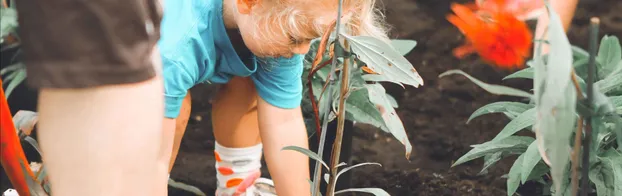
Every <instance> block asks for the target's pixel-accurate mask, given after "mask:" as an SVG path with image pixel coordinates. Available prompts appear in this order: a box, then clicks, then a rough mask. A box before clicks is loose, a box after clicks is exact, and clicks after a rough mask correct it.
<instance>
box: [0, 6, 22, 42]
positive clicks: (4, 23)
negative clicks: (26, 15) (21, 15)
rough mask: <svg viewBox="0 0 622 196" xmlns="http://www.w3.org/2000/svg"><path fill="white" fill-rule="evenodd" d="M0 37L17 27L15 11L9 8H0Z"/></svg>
mask: <svg viewBox="0 0 622 196" xmlns="http://www.w3.org/2000/svg"><path fill="white" fill-rule="evenodd" d="M0 16H1V17H0V18H2V20H0V37H4V36H6V35H8V34H9V33H10V32H11V31H13V29H14V28H16V27H17V25H18V24H17V12H16V11H15V9H11V8H4V7H1V8H0Z"/></svg>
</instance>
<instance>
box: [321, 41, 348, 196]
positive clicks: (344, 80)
mask: <svg viewBox="0 0 622 196" xmlns="http://www.w3.org/2000/svg"><path fill="white" fill-rule="evenodd" d="M337 43H338V42H337ZM343 45H344V48H343V49H342V50H346V51H350V47H349V45H348V41H347V40H344V44H343ZM340 49H341V48H340ZM349 65H350V57H344V59H343V68H342V69H341V71H340V72H341V89H340V91H339V113H338V114H337V133H336V134H335V142H334V143H333V153H332V155H331V159H330V165H329V167H330V168H331V169H330V180H329V182H328V188H327V189H326V196H333V195H334V192H335V186H336V184H337V178H336V177H337V170H338V169H337V165H338V164H339V157H340V156H341V142H342V140H343V129H344V126H345V120H346V99H347V97H346V96H347V94H348V91H349V88H348V87H349V86H350V84H349V82H350V66H349Z"/></svg>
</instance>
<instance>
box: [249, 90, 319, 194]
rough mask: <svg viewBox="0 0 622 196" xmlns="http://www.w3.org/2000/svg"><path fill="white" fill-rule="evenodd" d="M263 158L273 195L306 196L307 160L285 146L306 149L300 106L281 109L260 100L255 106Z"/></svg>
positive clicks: (308, 191)
mask: <svg viewBox="0 0 622 196" xmlns="http://www.w3.org/2000/svg"><path fill="white" fill-rule="evenodd" d="M257 108H258V118H259V130H260V133H261V139H262V142H263V145H264V155H265V158H266V162H267V165H268V169H269V170H270V174H271V176H272V179H273V181H274V184H275V187H276V190H277V195H283V196H289V195H300V196H304V195H310V190H311V189H310V185H309V183H308V182H307V180H308V179H309V158H308V157H307V156H305V155H303V154H301V153H299V152H295V151H287V150H281V149H283V148H284V147H286V146H299V147H302V148H308V140H307V132H306V128H305V124H304V120H303V117H302V112H301V110H300V107H297V108H294V109H282V108H278V107H275V106H273V105H271V104H269V103H268V102H266V101H265V100H263V99H262V98H259V100H258V103H257Z"/></svg>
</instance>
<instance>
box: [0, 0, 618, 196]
mask: <svg viewBox="0 0 622 196" xmlns="http://www.w3.org/2000/svg"><path fill="white" fill-rule="evenodd" d="M581 1H582V3H581V4H580V6H579V7H578V9H577V14H576V17H575V21H574V23H573V28H572V29H571V30H570V33H569V38H570V41H571V43H573V44H575V45H580V46H582V47H586V46H587V45H586V44H587V40H585V39H580V38H584V37H586V35H587V33H588V32H587V28H586V27H587V25H588V21H589V17H592V16H599V17H610V18H612V19H611V20H609V21H614V22H615V21H616V20H617V23H616V24H614V23H612V22H609V23H608V22H606V21H603V22H604V23H603V25H602V29H601V34H611V35H616V36H618V37H620V38H622V15H621V14H620V13H622V12H620V10H622V1H620V0H600V1H596V0H589V1H588V0H581ZM450 2H452V1H450V0H383V1H382V2H380V3H383V7H384V8H385V9H386V10H385V11H386V15H387V17H388V23H389V24H391V25H392V27H393V29H392V35H391V37H392V38H400V39H414V40H417V41H418V42H419V44H418V46H417V47H416V48H415V50H413V52H411V53H410V54H409V55H407V59H408V60H409V61H410V62H411V63H412V64H413V65H414V66H415V67H416V69H417V70H418V71H419V73H420V74H421V76H422V77H423V79H424V80H425V85H424V86H423V87H420V88H412V87H409V88H407V89H405V90H404V89H401V87H399V86H396V85H392V84H387V85H386V88H387V91H388V92H389V93H390V94H392V95H393V96H394V97H395V98H396V99H397V101H398V103H399V108H398V109H397V112H398V115H399V116H400V117H401V119H402V121H403V122H404V125H405V127H406V130H407V131H408V134H409V139H410V141H411V143H412V145H413V154H412V156H411V158H410V162H409V161H407V160H406V159H405V158H404V149H403V147H402V146H401V145H400V144H399V142H397V141H395V140H394V139H393V137H391V136H390V135H388V134H384V133H382V132H381V131H380V130H379V129H376V128H373V127H370V126H367V125H362V124H356V125H355V128H354V138H353V150H352V156H353V157H352V162H353V163H361V162H378V163H381V164H382V165H383V167H377V166H366V167H363V168H359V169H354V170H352V171H353V180H352V187H357V188H358V187H378V188H383V189H385V190H386V191H387V192H389V193H390V194H391V195H395V196H402V195H421V196H441V195H451V196H454V195H456V196H457V195H460V196H468V195H485V196H488V195H491V196H500V195H506V193H505V183H506V182H505V178H503V177H501V176H502V175H504V174H505V173H506V172H507V171H508V170H509V168H510V166H511V164H512V161H513V160H510V159H513V158H515V157H512V158H507V160H503V161H501V162H499V163H498V164H497V165H495V166H494V167H492V169H490V171H489V172H488V174H485V175H478V172H479V171H480V169H481V167H482V161H481V159H480V160H477V161H473V162H467V163H465V164H463V165H460V166H457V167H455V168H450V166H451V164H452V163H453V161H455V160H456V159H457V158H459V157H460V156H461V155H463V154H464V153H466V152H467V151H468V150H469V149H470V145H472V144H478V143H482V142H485V141H488V140H490V139H491V138H493V137H494V136H495V135H496V134H497V133H498V131H500V130H501V129H502V128H503V126H504V125H505V124H506V123H507V122H508V120H507V119H506V118H505V117H503V116H502V115H487V116H483V117H480V118H477V119H475V120H473V121H472V122H470V123H469V124H466V120H467V118H468V117H469V116H470V114H471V113H472V112H473V111H475V110H476V109H477V108H479V107H481V106H483V105H485V104H487V103H491V102H494V101H500V100H508V99H509V98H507V97H502V96H494V95H491V94H489V93H487V92H485V91H483V90H482V89H480V88H479V87H477V86H475V85H474V84H473V83H472V82H470V81H468V80H467V79H466V78H464V77H461V76H452V77H446V78H443V79H439V78H438V75H439V74H440V73H442V72H444V71H446V70H449V69H461V70H464V71H465V72H467V73H469V74H471V75H473V76H474V77H476V78H478V79H481V80H483V81H484V82H489V83H494V84H499V83H502V82H501V78H503V76H505V75H507V74H508V72H505V71H499V70H495V69H494V68H491V67H489V66H487V65H485V64H484V63H482V62H481V61H479V60H478V59H477V58H476V57H470V58H468V59H465V60H462V61H459V60H457V59H455V58H453V57H452V56H451V50H452V48H454V47H456V46H458V45H460V44H461V43H462V40H463V39H462V36H461V35H460V33H459V32H458V30H457V29H456V28H455V27H453V26H451V25H450V24H449V23H448V22H447V21H446V20H445V15H446V14H448V13H449V5H450ZM462 2H464V1H462ZM614 15H617V19H615V17H614ZM603 20H605V19H603ZM503 84H506V85H510V86H514V87H518V88H523V89H526V90H528V88H529V86H530V83H529V81H526V80H511V81H504V82H503ZM215 89H216V86H208V85H204V86H198V87H195V88H194V89H192V93H193V96H192V97H193V106H192V116H191V120H190V123H189V124H188V129H187V131H186V136H185V138H184V140H183V142H182V146H181V150H180V153H179V156H178V159H177V162H176V164H175V167H174V169H173V172H172V174H171V177H172V178H173V179H175V180H177V181H181V182H184V183H187V184H190V185H194V186H197V187H198V188H200V189H201V190H202V191H204V192H205V193H207V194H208V195H212V194H213V193H214V190H215V184H216V178H215V169H214V157H213V148H214V137H213V135H212V132H211V119H210V110H211V107H210V104H209V103H208V99H209V97H210V96H212V95H213V94H214V93H215ZM12 107H13V106H12ZM15 107H17V106H15ZM28 109H30V108H28ZM527 134H528V133H527ZM265 173H266V174H267V171H266V172H265ZM7 183H8V180H6V177H5V176H4V174H3V178H2V181H1V183H0V184H1V186H0V188H3V189H2V190H4V189H5V188H4V187H7V186H8V184H7ZM518 192H519V193H521V195H530V196H531V195H540V192H541V188H540V186H539V185H538V184H536V183H530V184H527V185H524V186H522V187H521V188H520V189H519V191H518ZM169 195H174V196H181V195H191V194H190V193H185V192H183V191H180V190H176V189H171V190H170V194H169Z"/></svg>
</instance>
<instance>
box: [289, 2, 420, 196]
mask: <svg viewBox="0 0 622 196" xmlns="http://www.w3.org/2000/svg"><path fill="white" fill-rule="evenodd" d="M341 3H342V1H339V5H340V7H339V14H338V16H337V18H338V19H339V18H341V11H342V10H341ZM335 23H336V24H335V29H334V30H332V29H331V30H329V31H328V32H325V34H324V36H322V38H321V39H320V40H315V42H314V43H313V47H312V49H311V52H309V53H308V54H307V56H306V57H307V58H306V61H305V71H304V74H303V83H304V85H305V91H304V92H305V94H307V93H308V94H309V97H308V98H307V99H305V100H303V112H304V114H305V117H306V119H307V122H306V124H307V128H308V129H309V130H310V131H312V132H313V133H319V134H320V135H319V138H320V141H319V149H318V151H317V152H318V153H319V154H315V153H313V152H311V151H309V150H306V149H302V148H299V147H295V146H290V147H286V148H285V149H284V150H295V151H299V152H301V153H303V154H305V155H307V156H309V157H311V158H312V159H314V160H316V161H317V164H316V168H315V174H316V175H315V176H314V178H313V180H312V181H311V182H312V189H311V193H312V195H314V196H315V195H318V194H319V184H320V181H321V180H320V179H321V177H320V176H319V174H321V168H322V165H323V166H324V168H326V169H327V170H329V171H330V174H328V175H327V176H325V179H327V180H326V181H327V183H328V187H327V190H326V195H328V196H332V195H334V194H338V193H343V192H348V191H362V192H367V193H371V194H375V195H388V193H386V192H385V191H383V190H381V189H376V188H363V189H348V190H342V191H336V190H335V183H336V181H337V178H338V176H339V175H340V174H342V173H343V172H345V171H347V170H349V169H352V168H354V167H357V166H362V165H369V164H374V163H364V164H359V165H355V166H352V167H348V168H346V169H342V170H341V171H340V172H338V170H339V167H340V166H343V165H344V164H345V163H339V157H340V156H339V155H340V153H341V140H342V138H343V129H344V122H345V120H346V119H348V120H350V121H354V122H360V123H366V124H371V125H374V126H376V127H378V128H381V129H382V130H384V131H386V132H389V133H391V134H392V135H393V136H394V137H395V138H397V140H398V141H400V142H401V143H402V144H403V145H404V148H405V155H406V158H409V157H410V153H411V151H412V146H411V144H410V141H409V140H408V136H407V135H406V130H405V129H404V126H403V124H402V121H401V120H400V118H399V117H398V116H397V114H396V113H395V108H396V107H397V102H396V101H395V99H393V98H392V97H391V96H389V95H387V94H386V92H385V89H384V87H383V86H382V85H380V84H378V82H392V83H396V84H399V85H401V86H403V85H410V86H414V87H418V86H420V85H423V79H422V78H421V76H419V74H418V73H417V71H416V70H415V68H414V67H413V66H412V65H411V64H410V63H409V62H408V60H406V59H405V58H404V57H403V55H404V54H406V53H408V52H409V51H410V50H412V48H413V47H414V46H415V45H416V42H414V41H410V40H393V41H392V44H389V43H387V42H384V41H382V40H380V39H377V38H373V37H369V36H350V35H348V34H347V32H346V31H345V30H342V28H341V27H340V26H341V24H340V23H341V22H340V20H337V21H336V22H335ZM329 64H330V65H331V66H327V65H329ZM337 75H339V76H340V78H337ZM335 86H337V87H339V88H333V87H335ZM334 119H337V123H338V124H337V130H336V133H335V142H334V143H333V144H332V145H333V148H332V154H331V160H330V164H328V165H327V164H325V163H324V162H323V160H322V158H321V157H322V153H323V148H324V143H325V137H326V128H327V125H328V122H330V121H332V120H334ZM320 130H321V131H320Z"/></svg>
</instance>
